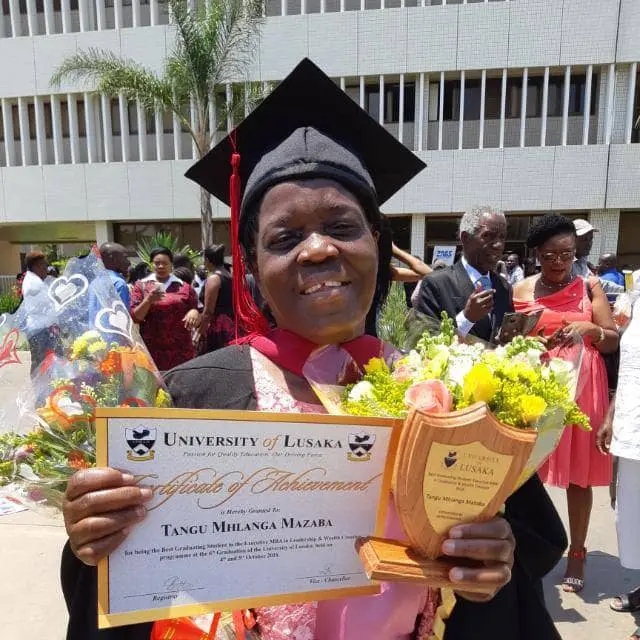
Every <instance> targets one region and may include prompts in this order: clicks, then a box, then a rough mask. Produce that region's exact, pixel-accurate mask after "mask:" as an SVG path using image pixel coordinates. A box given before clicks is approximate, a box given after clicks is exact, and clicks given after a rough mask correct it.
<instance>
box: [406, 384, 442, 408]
mask: <svg viewBox="0 0 640 640" xmlns="http://www.w3.org/2000/svg"><path fill="white" fill-rule="evenodd" d="M404 401H405V404H406V405H408V406H409V407H414V408H416V409H420V411H426V412H428V413H448V412H449V411H451V406H452V405H453V396H452V395H451V392H450V391H449V389H447V387H446V386H445V384H444V382H442V380H425V381H424V382H417V383H416V384H414V385H411V386H410V387H409V388H408V389H407V392H406V393H405V394H404Z"/></svg>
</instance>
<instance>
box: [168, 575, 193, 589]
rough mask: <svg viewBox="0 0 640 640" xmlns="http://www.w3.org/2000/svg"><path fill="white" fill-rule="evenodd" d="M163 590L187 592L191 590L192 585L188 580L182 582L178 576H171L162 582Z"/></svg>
mask: <svg viewBox="0 0 640 640" xmlns="http://www.w3.org/2000/svg"><path fill="white" fill-rule="evenodd" d="M164 588H165V590H166V591H188V590H189V589H193V585H192V584H191V583H190V582H189V581H188V580H183V579H182V578H180V577H178V576H171V578H167V579H166V580H165V582H164Z"/></svg>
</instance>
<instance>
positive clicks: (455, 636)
mask: <svg viewBox="0 0 640 640" xmlns="http://www.w3.org/2000/svg"><path fill="white" fill-rule="evenodd" d="M166 380H167V384H168V387H169V391H170V393H171V396H172V397H173V400H174V403H175V406H177V407H184V408H190V409H234V410H244V411H252V410H255V409H256V394H255V388H254V381H253V370H252V366H251V359H250V354H249V348H248V347H238V346H232V347H227V348H226V349H222V350H219V351H214V352H212V353H209V354H206V355H204V356H202V357H200V358H196V359H195V360H192V361H190V362H187V363H185V364H183V365H181V366H180V367H178V368H176V369H174V370H173V371H171V372H169V373H168V374H167V375H166ZM505 517H506V518H507V520H509V522H510V524H511V527H512V529H513V533H514V536H515V538H516V559H515V564H514V567H513V574H512V580H511V582H510V583H509V584H508V585H506V586H505V587H504V588H503V589H502V590H501V591H500V592H499V593H498V594H497V595H496V597H495V598H494V599H493V600H491V601H490V602H488V603H483V604H474V603H471V602H468V601H466V600H463V599H462V598H458V603H457V604H456V607H455V609H454V612H453V615H452V617H451V618H450V619H449V620H448V622H447V633H446V636H445V640H495V639H496V638H500V640H560V635H559V634H558V632H557V631H556V629H555V627H554V625H553V622H552V620H551V617H550V616H549V614H548V612H547V610H546V607H545V604H544V599H543V594H542V583H541V578H542V577H543V576H544V575H545V574H546V573H548V572H549V571H550V570H551V569H552V568H553V567H554V566H555V565H556V563H557V562H558V560H559V559H560V557H561V556H562V554H563V552H564V550H565V548H566V546H567V538H566V534H565V531H564V527H563V525H562V522H561V521H560V518H559V517H558V514H557V512H556V510H555V507H554V506H553V503H552V502H551V500H550V498H549V496H548V494H547V492H546V491H545V489H544V487H543V486H542V484H541V483H540V481H539V479H538V477H537V476H534V477H533V478H531V479H530V480H529V481H528V482H527V483H526V484H525V485H524V486H523V487H522V488H521V489H520V490H519V491H518V492H517V493H515V494H514V495H513V496H511V497H510V498H509V500H508V501H507V505H506V514H505ZM61 577H62V588H63V592H64V596H65V600H66V603H67V607H68V609H69V630H68V634H67V640H149V635H150V632H151V625H150V624H140V625H134V626H129V627H120V628H117V629H107V630H103V631H98V630H97V628H96V619H97V612H96V603H97V571H96V569H95V568H94V567H88V566H86V565H84V564H82V562H80V560H78V559H77V558H76V557H75V556H74V555H73V554H72V553H71V551H70V549H69V547H68V545H65V548H64V550H63V554H62V572H61ZM372 640H375V638H372Z"/></svg>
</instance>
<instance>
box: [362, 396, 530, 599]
mask: <svg viewBox="0 0 640 640" xmlns="http://www.w3.org/2000/svg"><path fill="white" fill-rule="evenodd" d="M536 437H537V433H536V431H534V430H533V429H531V430H525V429H516V428H514V427H509V426H507V425H504V424H502V423H501V422H498V420H496V418H495V416H494V415H493V413H491V411H490V410H489V408H488V407H487V405H486V404H485V403H484V402H481V403H477V404H474V405H473V406H471V407H468V408H467V409H463V410H461V411H454V412H452V413H440V414H435V413H424V412H421V411H419V410H415V409H414V410H413V411H412V412H411V413H410V414H409V416H408V418H407V420H406V421H405V424H404V428H403V430H402V435H401V436H400V442H399V446H398V453H397V456H396V463H395V469H394V475H393V482H392V488H393V495H394V500H395V506H396V510H397V512H398V517H399V518H400V522H401V523H402V527H403V529H404V531H405V533H406V535H407V538H408V540H409V543H408V544H404V543H401V542H397V541H393V540H383V539H381V538H361V539H360V540H358V542H357V545H356V546H357V549H358V553H359V555H360V559H361V561H362V563H363V564H364V567H365V570H366V572H367V575H368V576H369V577H370V578H371V579H374V580H384V581H387V582H389V581H404V582H406V581H409V582H421V583H427V584H428V585H429V586H431V587H451V586H452V584H451V582H450V581H449V570H450V569H451V568H452V567H454V566H460V561H457V560H454V559H450V558H439V556H440V549H441V545H442V542H443V540H444V539H445V537H446V534H447V532H448V531H449V529H451V527H452V526H454V525H455V524H459V523H462V522H484V521H486V520H490V519H491V518H493V517H494V516H495V515H496V513H498V511H499V510H500V508H501V507H502V505H503V504H504V502H505V501H506V499H507V498H508V497H509V495H510V494H511V493H512V491H513V489H514V487H515V486H516V482H517V480H518V477H519V476H520V474H521V472H522V470H523V468H524V466H525V464H526V462H527V460H528V458H529V455H530V453H531V450H532V448H533V445H534V443H535V440H536ZM469 564H471V563H469ZM455 588H456V589H457V590H459V591H460V590H461V591H479V592H482V591H483V589H482V587H478V585H475V584H469V585H465V584H461V583H456V585H455Z"/></svg>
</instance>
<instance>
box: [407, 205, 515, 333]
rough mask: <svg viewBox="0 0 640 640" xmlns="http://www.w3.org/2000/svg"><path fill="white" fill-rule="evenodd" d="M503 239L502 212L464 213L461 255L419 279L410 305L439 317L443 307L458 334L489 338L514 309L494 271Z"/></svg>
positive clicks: (505, 285)
mask: <svg viewBox="0 0 640 640" xmlns="http://www.w3.org/2000/svg"><path fill="white" fill-rule="evenodd" d="M506 237H507V221H506V218H505V215H504V213H503V212H502V211H497V210H495V209H492V208H491V207H487V206H484V207H477V208H475V209H472V210H471V211H468V212H467V213H465V214H464V216H462V220H461V221H460V242H461V243H462V258H461V259H460V260H459V261H458V262H456V263H455V264H454V265H453V266H451V267H447V268H445V269H441V270H439V271H434V272H433V273H431V274H429V275H428V276H427V277H426V278H425V279H424V280H423V281H422V284H421V286H420V293H419V295H418V297H417V300H416V302H415V304H414V307H415V309H416V310H417V311H419V312H421V313H424V314H426V315H429V316H432V317H434V318H437V319H438V320H439V319H440V314H441V313H442V311H446V312H447V314H448V315H449V317H451V318H455V321H456V325H457V327H458V332H459V333H460V334H461V335H462V336H466V335H467V334H471V335H474V336H476V337H478V338H481V339H482V340H486V341H487V342H489V341H491V340H493V339H494V338H495V337H496V334H497V332H498V330H499V329H500V326H501V324H502V319H503V317H504V314H505V313H507V312H509V311H513V302H512V296H511V286H510V285H509V283H508V282H507V281H506V280H505V279H504V278H502V277H501V276H499V275H498V274H497V273H496V268H497V265H498V261H499V260H500V258H501V257H502V254H503V252H504V244H505V241H506Z"/></svg>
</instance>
